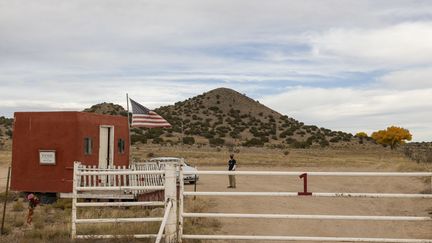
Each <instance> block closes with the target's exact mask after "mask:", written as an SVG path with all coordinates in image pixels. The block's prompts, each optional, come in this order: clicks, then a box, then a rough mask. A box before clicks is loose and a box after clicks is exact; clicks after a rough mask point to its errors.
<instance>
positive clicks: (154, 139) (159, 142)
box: [152, 138, 164, 144]
mask: <svg viewBox="0 0 432 243" xmlns="http://www.w3.org/2000/svg"><path fill="white" fill-rule="evenodd" d="M163 141H164V140H163V139H162V138H153V141H152V143H154V144H161V143H163Z"/></svg>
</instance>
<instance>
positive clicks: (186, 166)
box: [149, 157, 199, 184]
mask: <svg viewBox="0 0 432 243" xmlns="http://www.w3.org/2000/svg"><path fill="white" fill-rule="evenodd" d="M149 162H155V163H157V164H158V165H159V166H161V169H163V167H164V166H165V164H167V163H178V164H180V162H181V159H180V158H176V157H157V158H151V159H150V160H149ZM188 171H198V170H197V168H196V167H192V166H190V165H189V164H188V163H187V162H186V161H185V160H183V172H184V176H183V180H184V181H185V182H189V183H190V184H194V183H196V182H197V181H198V180H199V176H198V175H191V174H187V172H188ZM178 176H179V172H178V169H177V179H178Z"/></svg>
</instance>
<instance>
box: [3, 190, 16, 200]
mask: <svg viewBox="0 0 432 243" xmlns="http://www.w3.org/2000/svg"><path fill="white" fill-rule="evenodd" d="M5 197H6V193H5V192H0V200H1V201H2V202H4V200H5ZM18 198H19V194H18V193H17V192H11V191H10V192H9V193H8V197H7V201H8V202H13V201H15V200H17V199H18Z"/></svg>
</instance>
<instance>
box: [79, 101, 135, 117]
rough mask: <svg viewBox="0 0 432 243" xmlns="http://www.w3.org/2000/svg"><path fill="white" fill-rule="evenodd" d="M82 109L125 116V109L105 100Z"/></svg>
mask: <svg viewBox="0 0 432 243" xmlns="http://www.w3.org/2000/svg"><path fill="white" fill-rule="evenodd" d="M83 111H84V112H94V113H98V114H106V115H120V116H127V111H126V110H125V109H124V108H123V107H122V106H121V105H116V104H113V103H106V102H104V103H100V104H96V105H93V106H92V107H90V108H87V109H84V110H83Z"/></svg>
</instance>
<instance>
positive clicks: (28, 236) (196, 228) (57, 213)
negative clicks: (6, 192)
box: [0, 199, 220, 243]
mask: <svg viewBox="0 0 432 243" xmlns="http://www.w3.org/2000/svg"><path fill="white" fill-rule="evenodd" d="M70 201H71V200H66V199H62V200H59V201H58V202H56V203H55V204H53V205H41V206H38V207H37V208H36V209H35V213H34V216H33V223H32V225H27V223H25V219H26V215H27V210H21V206H23V203H22V202H21V201H17V202H15V203H10V204H9V205H8V209H7V217H6V232H7V234H6V235H5V236H2V237H0V242H20V243H21V242H32V243H33V242H36V243H37V242H72V241H71V239H70V230H71V225H70V217H71V208H70V205H71V202H70ZM16 205H20V206H19V207H20V210H14V209H15V208H16V207H18V206H16ZM185 205H186V211H193V212H204V211H206V210H208V209H209V207H211V206H212V204H211V203H210V202H209V201H206V200H198V199H197V200H190V201H189V200H188V201H187V203H186V204H185ZM162 216H163V208H149V207H115V208H83V209H79V210H78V218H116V217H122V218H128V217H162ZM159 226H160V222H151V223H122V224H115V223H109V224H83V225H77V234H84V235H87V234H90V235H93V234H94V235H98V234H112V235H119V237H118V238H115V239H109V240H103V239H101V240H94V239H92V240H79V241H78V242H124V243H133V242H153V241H154V239H133V238H131V237H128V236H127V235H132V234H156V233H157V231H158V230H159ZM219 228H220V223H219V221H217V220H214V219H197V220H195V219H194V220H191V221H186V222H185V231H186V232H188V233H192V232H206V233H215V230H217V229H219ZM120 236H122V237H120ZM189 242H199V241H189Z"/></svg>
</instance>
